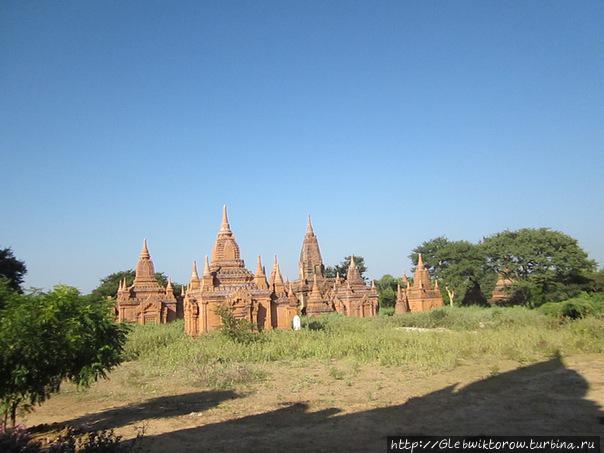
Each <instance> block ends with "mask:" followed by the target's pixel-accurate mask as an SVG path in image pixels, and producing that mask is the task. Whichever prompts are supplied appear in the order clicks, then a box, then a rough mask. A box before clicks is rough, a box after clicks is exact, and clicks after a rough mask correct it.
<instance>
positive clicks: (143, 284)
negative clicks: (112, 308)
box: [116, 240, 179, 324]
mask: <svg viewBox="0 0 604 453" xmlns="http://www.w3.org/2000/svg"><path fill="white" fill-rule="evenodd" d="M116 311H117V318H118V321H120V322H124V321H127V322H137V323H139V324H163V323H166V322H169V321H173V320H175V319H176V318H177V317H178V312H179V310H178V301H177V299H176V297H175V296H174V288H173V287H172V282H171V281H170V280H169V279H168V284H167V286H166V288H164V287H163V286H162V285H161V284H160V283H159V282H158V281H157V279H156V278H155V268H154V266H153V261H152V260H151V255H150V254H149V249H148V248H147V240H145V241H144V243H143V248H142V250H141V253H140V256H139V259H138V263H137V264H136V274H135V277H134V283H133V284H132V285H130V286H128V285H127V284H126V279H125V278H124V279H123V280H122V281H121V282H120V284H119V288H118V291H117V305H116Z"/></svg>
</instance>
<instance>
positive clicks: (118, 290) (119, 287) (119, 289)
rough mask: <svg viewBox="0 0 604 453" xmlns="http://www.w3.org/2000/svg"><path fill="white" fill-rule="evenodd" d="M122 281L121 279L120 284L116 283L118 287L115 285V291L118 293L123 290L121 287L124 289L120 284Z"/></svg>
mask: <svg viewBox="0 0 604 453" xmlns="http://www.w3.org/2000/svg"><path fill="white" fill-rule="evenodd" d="M123 282H124V281H123V280H120V284H119V285H118V287H117V292H118V293H119V292H121V291H123V289H124V287H123V286H122V283H123Z"/></svg>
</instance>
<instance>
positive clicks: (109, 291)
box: [90, 269, 182, 300]
mask: <svg viewBox="0 0 604 453" xmlns="http://www.w3.org/2000/svg"><path fill="white" fill-rule="evenodd" d="M134 275H135V272H134V270H132V269H128V270H125V271H120V272H114V273H113V274H109V275H108V276H106V277H104V278H102V279H101V283H100V284H99V286H97V287H96V288H95V289H93V290H92V292H91V293H90V295H91V296H92V297H93V298H94V299H96V300H101V299H106V298H107V297H115V295H116V294H117V289H118V287H119V284H120V282H121V281H122V280H123V279H124V278H125V279H126V283H127V284H128V286H130V285H132V283H133V282H134ZM155 278H156V279H157V281H158V282H159V283H161V284H162V285H163V286H166V285H167V284H168V277H166V275H165V274H164V273H163V272H156V273H155ZM172 286H174V291H175V293H176V294H177V295H178V294H180V289H181V286H182V285H180V284H178V283H174V282H172Z"/></svg>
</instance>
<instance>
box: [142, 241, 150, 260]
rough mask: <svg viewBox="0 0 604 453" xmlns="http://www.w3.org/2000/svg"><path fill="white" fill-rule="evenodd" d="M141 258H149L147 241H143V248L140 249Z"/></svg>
mask: <svg viewBox="0 0 604 453" xmlns="http://www.w3.org/2000/svg"><path fill="white" fill-rule="evenodd" d="M140 257H141V258H151V255H150V254H149V248H148V247H147V239H143V248H142V249H141V254H140Z"/></svg>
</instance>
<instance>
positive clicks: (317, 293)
mask: <svg viewBox="0 0 604 453" xmlns="http://www.w3.org/2000/svg"><path fill="white" fill-rule="evenodd" d="M298 269H299V278H298V280H296V281H295V282H294V283H293V285H292V287H293V290H294V292H295V294H296V295H297V297H298V299H299V300H300V303H301V307H302V313H304V314H306V315H307V316H313V315H320V314H324V313H331V312H334V311H335V312H338V313H342V314H344V315H346V316H359V317H365V316H374V315H375V314H377V311H378V302H377V301H378V295H377V290H376V289H375V285H373V284H372V287H368V286H367V285H366V284H365V281H364V280H363V278H362V277H361V275H360V273H359V271H358V268H357V267H356V265H355V263H354V257H352V258H351V260H350V265H349V268H348V273H347V275H346V279H343V278H340V276H339V275H336V277H335V278H329V277H326V276H325V266H324V265H323V260H322V258H321V250H320V249H319V241H318V239H317V236H316V235H315V232H314V230H313V226H312V222H311V220H310V216H309V217H308V223H307V225H306V234H305V235H304V240H303V241H302V249H301V250H300V260H299V262H298Z"/></svg>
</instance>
